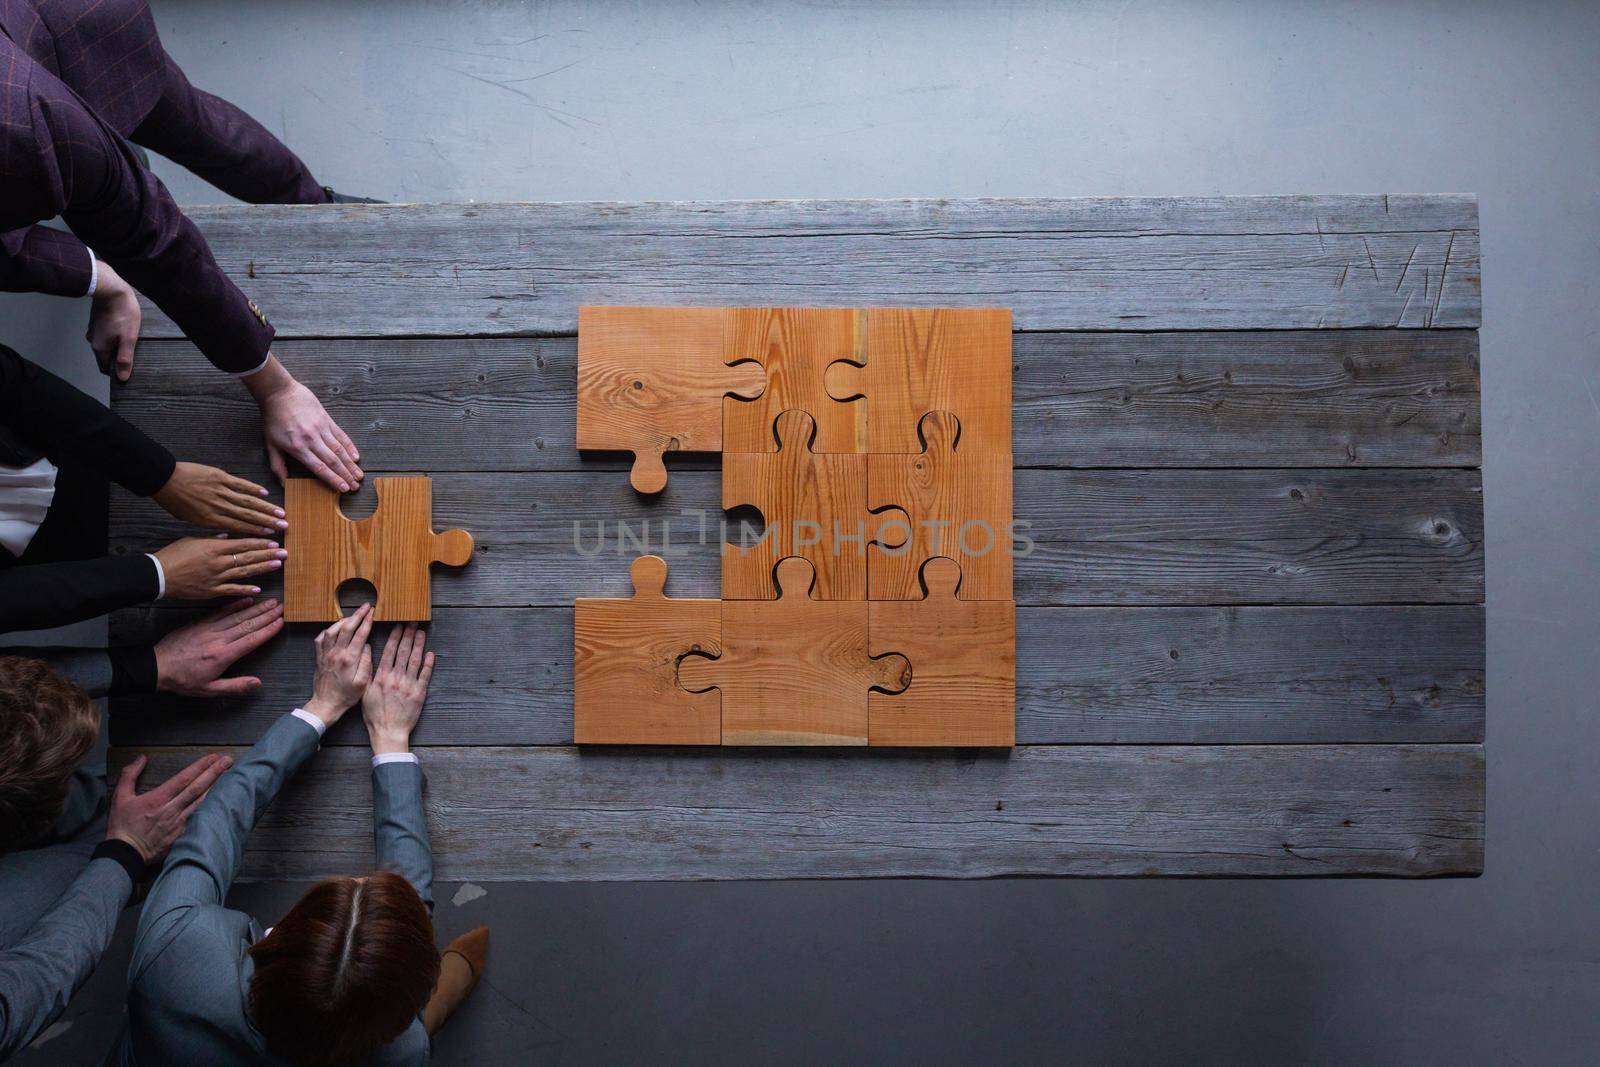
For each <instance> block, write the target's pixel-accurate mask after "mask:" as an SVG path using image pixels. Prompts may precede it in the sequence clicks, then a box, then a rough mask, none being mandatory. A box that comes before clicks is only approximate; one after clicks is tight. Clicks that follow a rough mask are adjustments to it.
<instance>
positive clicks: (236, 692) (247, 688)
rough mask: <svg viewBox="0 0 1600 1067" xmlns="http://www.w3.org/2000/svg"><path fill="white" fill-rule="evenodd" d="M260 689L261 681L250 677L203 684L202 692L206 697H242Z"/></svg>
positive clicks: (220, 679)
mask: <svg viewBox="0 0 1600 1067" xmlns="http://www.w3.org/2000/svg"><path fill="white" fill-rule="evenodd" d="M260 688H261V679H260V678H256V677H254V676H252V675H245V676H242V677H239V678H218V679H216V680H215V681H211V682H207V683H206V684H205V688H204V692H205V694H206V695H207V696H219V697H226V696H243V695H244V694H246V693H248V692H251V691H252V690H255V689H260Z"/></svg>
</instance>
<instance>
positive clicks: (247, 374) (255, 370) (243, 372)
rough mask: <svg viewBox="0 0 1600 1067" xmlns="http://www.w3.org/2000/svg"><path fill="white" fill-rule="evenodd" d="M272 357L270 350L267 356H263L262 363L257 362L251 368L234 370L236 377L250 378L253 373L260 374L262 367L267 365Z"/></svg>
mask: <svg viewBox="0 0 1600 1067" xmlns="http://www.w3.org/2000/svg"><path fill="white" fill-rule="evenodd" d="M271 358H272V353H271V352H268V353H267V354H266V355H265V356H263V357H262V358H261V362H260V363H257V364H256V365H255V366H254V367H251V368H250V369H249V370H236V371H234V372H233V376H234V377H235V378H248V377H250V376H251V375H252V374H260V373H261V368H263V367H265V366H266V365H267V360H269V359H271Z"/></svg>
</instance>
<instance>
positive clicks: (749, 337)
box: [722, 307, 867, 453]
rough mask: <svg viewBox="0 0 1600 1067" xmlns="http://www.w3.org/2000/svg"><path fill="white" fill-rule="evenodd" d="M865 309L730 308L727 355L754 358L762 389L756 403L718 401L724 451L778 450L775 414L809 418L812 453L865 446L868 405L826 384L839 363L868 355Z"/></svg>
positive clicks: (729, 400)
mask: <svg viewBox="0 0 1600 1067" xmlns="http://www.w3.org/2000/svg"><path fill="white" fill-rule="evenodd" d="M866 328H867V313H866V312H865V311H863V310H861V309H858V308H847V307H845V308H823V307H767V308H728V309H727V330H728V332H727V347H726V348H725V349H724V351H723V355H724V357H725V358H727V359H729V360H736V359H755V360H759V361H760V362H761V365H762V366H763V367H764V368H766V372H767V388H766V390H765V391H764V392H763V393H762V394H761V396H760V397H758V398H757V399H755V400H748V401H747V400H739V399H735V398H731V397H730V398H729V399H727V400H726V401H724V402H723V408H722V418H723V431H722V434H723V451H724V452H776V451H778V448H779V442H780V438H779V435H778V433H777V430H776V424H777V420H778V417H779V416H780V415H782V414H783V413H784V412H786V411H803V412H805V413H806V414H808V415H810V416H811V421H812V423H813V430H812V436H811V449H812V451H814V452H827V453H833V452H865V451H867V405H866V404H865V403H864V402H863V401H860V400H845V401H839V400H835V399H833V398H832V397H830V396H829V395H828V391H827V389H826V388H825V387H824V385H823V378H824V375H825V374H826V373H827V369H828V366H829V365H830V364H832V363H833V362H835V361H836V360H841V359H848V360H855V361H857V362H859V361H861V360H864V359H865V358H866Z"/></svg>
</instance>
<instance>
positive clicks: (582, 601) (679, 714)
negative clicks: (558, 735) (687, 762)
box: [435, 556, 722, 745]
mask: <svg viewBox="0 0 1600 1067" xmlns="http://www.w3.org/2000/svg"><path fill="white" fill-rule="evenodd" d="M630 573H631V575H632V580H633V596H632V597H630V598H628V599H626V600H602V599H596V598H588V597H580V598H579V599H578V600H576V601H575V602H574V603H573V606H572V615H573V624H572V629H573V656H572V669H573V685H572V730H573V737H574V740H575V741H576V742H577V743H578V744H580V745H623V744H626V745H716V744H721V743H722V700H721V697H720V695H719V694H718V693H714V692H712V693H690V692H687V691H686V690H684V689H683V688H681V687H680V686H679V685H678V660H679V659H681V658H682V657H684V656H685V655H688V654H689V653H691V652H701V653H705V654H707V655H711V656H718V655H721V654H722V605H721V604H720V603H719V602H718V601H715V600H693V599H673V598H669V597H667V596H666V594H665V592H664V590H665V588H666V583H667V562H666V560H664V559H662V558H661V557H660V556H640V557H639V558H638V559H636V560H634V561H633V566H632V568H631V569H630ZM435 651H436V652H437V650H435Z"/></svg>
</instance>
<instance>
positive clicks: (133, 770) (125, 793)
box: [116, 756, 150, 800]
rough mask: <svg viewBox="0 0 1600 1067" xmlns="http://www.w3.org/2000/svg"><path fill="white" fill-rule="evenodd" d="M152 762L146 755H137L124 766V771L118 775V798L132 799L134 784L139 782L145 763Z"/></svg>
mask: <svg viewBox="0 0 1600 1067" xmlns="http://www.w3.org/2000/svg"><path fill="white" fill-rule="evenodd" d="M148 762H150V761H149V759H148V758H147V757H145V756H135V757H134V760H133V762H132V763H130V764H128V765H127V766H126V767H124V768H122V773H121V774H120V775H118V776H117V793H116V799H117V800H132V799H133V796H134V792H133V790H134V786H136V785H138V784H139V775H141V774H143V773H144V765H145V764H146V763H148Z"/></svg>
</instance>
